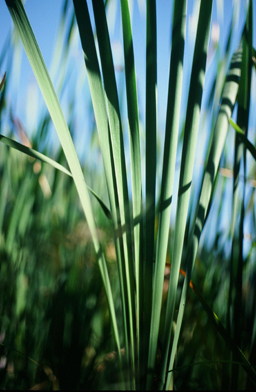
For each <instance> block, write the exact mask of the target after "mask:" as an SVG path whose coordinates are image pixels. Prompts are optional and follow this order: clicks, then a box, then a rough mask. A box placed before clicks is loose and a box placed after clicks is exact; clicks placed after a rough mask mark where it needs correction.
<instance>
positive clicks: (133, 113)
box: [121, 0, 143, 378]
mask: <svg viewBox="0 0 256 392" xmlns="http://www.w3.org/2000/svg"><path fill="white" fill-rule="evenodd" d="M121 12H122V24H123V41H124V60H125V79H126V94H127V109H128V122H129V140H130V159H131V177H132V195H133V197H132V200H133V202H132V207H133V221H132V222H131V226H132V230H133V235H134V261H135V276H136V318H137V347H138V349H139V347H140V332H141V331H140V329H141V318H142V314H143V311H142V306H143V304H142V289H143V288H142V274H141V269H142V268H141V267H142V266H143V263H142V261H141V260H140V256H141V247H140V236H141V226H142V189H141V188H142V184H141V153H140V135H139V113H138V99H137V87H136V75H135V64H134V52H133V39H132V30H131V21H130V12H129V7H128V2H127V0H124V1H121ZM136 218H139V222H138V223H136V224H135V219H136ZM138 349H137V355H138V358H137V364H138V366H140V353H139V350H138ZM138 378H140V376H139V370H138Z"/></svg>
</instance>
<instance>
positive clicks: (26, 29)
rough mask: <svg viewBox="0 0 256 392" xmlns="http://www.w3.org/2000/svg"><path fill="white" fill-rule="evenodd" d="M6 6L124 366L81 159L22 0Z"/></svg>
mask: <svg viewBox="0 0 256 392" xmlns="http://www.w3.org/2000/svg"><path fill="white" fill-rule="evenodd" d="M6 5H7V7H8V9H9V12H10V15H11V17H12V20H13V23H14V25H15V27H16V29H17V31H18V33H19V36H20V38H21V41H22V43H23V46H24V49H25V51H26V54H27V56H28V59H29V62H30V64H31V67H32V69H33V72H34V74H35V77H36V79H37V82H38V84H39V87H40V90H41V92H42V95H43V97H44V100H45V103H46V105H47V107H48V110H49V113H50V115H51V118H52V121H53V124H54V126H55V128H56V131H57V133H58V136H59V139H60V142H61V145H62V148H63V151H64V154H65V156H66V159H67V162H68V165H69V168H70V171H71V173H72V176H73V179H74V182H75V185H76V188H77V191H78V195H79V198H80V201H81V204H82V208H83V211H84V214H85V217H86V220H87V223H88V226H89V229H90V232H91V235H92V240H93V244H94V248H95V253H96V257H97V260H98V263H99V268H100V272H101V276H102V279H103V284H104V287H105V290H106V295H107V300H108V304H109V310H110V314H111V321H112V326H113V331H114V338H115V343H116V347H117V352H118V354H119V356H118V357H119V361H120V363H121V352H120V342H119V335H118V328H117V322H116V315H115V307H114V301H113V297H112V291H111V286H110V281H109V277H108V271H107V266H106V262H105V257H104V254H103V251H102V248H101V245H100V242H99V239H98V235H97V230H96V225H95V222H94V215H93V211H92V208H91V202H90V197H89V193H88V189H87V187H86V184H85V181H84V175H83V172H82V169H81V166H80V163H79V160H78V156H77V154H76V151H75V147H74V144H73V140H72V138H71V135H70V132H69V129H68V127H67V124H66V121H65V118H64V115H63V113H62V110H61V107H60V104H59V101H58V98H57V96H56V93H55V91H54V88H53V85H52V82H51V79H50V77H49V74H48V71H47V68H46V65H45V63H44V60H43V57H42V54H41V52H40V49H39V47H38V44H37V41H36V38H35V36H34V33H33V31H32V28H31V26H30V23H29V20H28V18H27V15H26V12H25V9H24V7H23V4H22V2H21V1H19V0H6Z"/></svg>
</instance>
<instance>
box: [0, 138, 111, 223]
mask: <svg viewBox="0 0 256 392" xmlns="http://www.w3.org/2000/svg"><path fill="white" fill-rule="evenodd" d="M0 141H1V142H2V143H4V144H6V145H7V146H9V147H12V148H14V149H15V150H17V151H20V152H23V153H24V154H26V155H28V156H30V157H33V158H35V159H39V160H40V161H41V162H45V163H48V164H49V165H51V166H52V167H54V168H55V169H57V170H60V171H61V172H63V173H65V174H67V175H68V176H70V177H72V174H71V173H70V171H69V170H67V169H66V168H65V167H64V166H62V165H60V164H59V163H58V162H56V161H54V160H53V159H51V158H49V157H47V156H46V155H44V154H42V153H40V152H38V151H36V150H34V149H32V148H29V147H27V146H24V145H23V144H20V143H18V142H16V141H15V140H12V139H10V138H8V137H6V136H3V135H1V134H0ZM86 186H87V188H88V189H89V191H90V192H91V193H92V194H93V196H94V197H95V198H96V199H97V200H98V202H99V203H100V206H101V208H102V210H103V212H104V214H105V215H106V217H107V218H108V219H111V213H110V211H109V209H108V207H107V206H106V205H105V203H103V201H102V200H101V199H100V197H99V196H98V195H97V194H96V193H95V192H94V191H93V190H92V189H91V188H90V187H89V186H88V185H86Z"/></svg>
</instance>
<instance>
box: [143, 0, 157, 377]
mask: <svg viewBox="0 0 256 392" xmlns="http://www.w3.org/2000/svg"><path fill="white" fill-rule="evenodd" d="M146 26H147V31H146V36H147V38H146V109H145V110H146V213H145V223H144V224H145V226H144V230H145V240H144V246H145V250H144V257H145V261H144V263H145V266H144V289H143V291H144V298H145V300H144V321H143V323H144V327H143V347H142V350H143V364H144V365H145V366H146V364H147V362H148V349H149V337H150V322H151V311H152V287H153V286H152V284H153V260H154V242H155V239H154V236H155V187H156V127H157V32H156V2H155V0H152V1H149V0H148V1H147V16H146ZM143 372H144V374H145V371H144V370H143ZM147 382H148V381H147Z"/></svg>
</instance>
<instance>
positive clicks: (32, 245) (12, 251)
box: [0, 0, 256, 390]
mask: <svg viewBox="0 0 256 392" xmlns="http://www.w3.org/2000/svg"><path fill="white" fill-rule="evenodd" d="M68 4H69V1H67V0H66V1H64V2H63V13H62V19H61V26H62V27H63V26H65V32H66V34H65V35H64V36H61V34H60V35H59V37H58V39H57V43H56V51H55V53H56V57H55V58H54V59H53V64H54V67H53V68H55V74H56V75H58V77H57V78H56V86H57V91H58V94H59V96H60V97H61V96H63V94H64V93H65V89H67V88H68V86H69V81H68V78H69V77H70V73H69V72H68V71H67V69H68V64H67V58H68V56H67V54H68V51H69V50H70V48H71V46H72V39H73V37H74V31H75V29H77V26H76V22H75V18H74V13H73V12H72V13H70V12H69V13H67V12H66V11H67V7H68ZM61 26H60V32H61V31H62V27H61ZM230 34H231V35H232V27H231V30H230ZM6 42H7V46H6V47H5V49H4V50H3V52H2V53H0V69H1V73H2V72H3V68H2V64H3V62H4V61H7V63H8V64H9V68H8V69H10V68H11V65H12V64H13V61H14V58H15V53H16V51H19V50H20V47H19V45H20V44H19V42H18V40H17V36H16V35H15V32H14V31H12V33H11V36H9V37H7V41H6ZM60 47H61V48H62V49H61V50H60ZM58 48H59V49H58ZM220 63H221V60H220ZM82 66H83V64H82ZM219 67H220V66H219ZM8 69H7V71H6V72H7V73H6V79H5V82H4V85H3V89H2V92H1V97H0V120H1V134H2V133H4V134H5V136H9V137H11V138H13V139H16V140H17V141H19V142H20V143H22V144H25V145H27V146H32V147H33V148H34V149H35V150H40V151H41V152H43V153H44V154H45V155H47V156H50V157H52V158H54V159H55V160H56V161H57V162H59V163H60V164H62V165H63V166H66V161H65V158H64V155H63V153H62V151H61V149H60V148H56V145H54V149H53V145H52V144H51V143H49V140H50V139H51V132H52V125H51V121H50V117H49V115H48V113H47V112H46V110H45V108H44V107H43V106H42V109H41V110H40V112H39V113H38V116H37V122H36V130H35V131H34V132H32V133H31V134H30V135H29V134H28V132H27V131H26V125H25V124H22V123H21V121H20V119H19V118H18V117H17V116H16V115H15V111H14V110H13V106H14V105H13V102H12V100H10V99H9V93H10V90H9V88H10V82H11V77H12V75H11V74H9V73H8ZM218 71H219V72H220V68H219V70H217V72H218ZM16 72H18V70H17V68H16ZM118 72H120V70H118ZM121 72H122V71H121ZM219 75H220V76H219V77H220V79H221V72H220V74H219ZM1 77H3V75H2V74H1ZM218 80H219V79H218ZM222 80H223V76H222ZM80 82H81V76H80V75H79V74H78V78H77V81H76V83H77V84H76V86H79V83H80ZM120 86H121V88H122V84H121V83H120ZM215 88H216V80H214V82H213V85H212V91H214V89H215ZM70 91H71V90H70ZM75 91H76V89H73V93H70V94H67V96H66V99H67V103H66V107H67V110H66V119H67V123H68V125H69V129H70V132H71V134H72V135H75V133H76V118H75V116H74V111H72V107H74V105H75V103H76V102H75V100H76V99H77V98H76V94H75ZM216 95H217V97H218V94H216ZM211 99H213V94H212V95H211V97H210V99H209V107H210V105H211V104H212V102H211ZM215 100H217V99H216V97H215ZM26 104H27V105H28V106H29V105H30V102H29V101H27V103H26ZM87 115H88V116H90V119H91V120H92V121H91V122H90V124H91V132H90V134H91V140H90V143H91V144H90V145H91V148H90V156H89V157H88V156H87V157H86V159H85V158H81V159H84V163H83V168H84V172H86V176H87V177H86V181H87V183H88V184H89V185H90V186H92V188H93V190H94V191H95V192H97V193H98V194H99V195H100V197H101V198H102V200H103V201H105V202H106V203H107V200H106V191H105V179H104V175H103V171H102V165H101V163H100V162H101V160H100V159H99V145H98V140H97V137H96V132H95V121H94V117H93V110H92V106H91V104H90V103H88V107H87ZM212 116H213V117H214V116H215V113H214V110H213V114H212ZM3 124H4V125H3ZM3 129H4V131H3ZM253 129H254V133H253V140H251V141H252V143H253V144H255V138H256V134H255V124H254V128H253ZM229 137H232V138H233V139H234V132H233V133H232V134H231V136H230V135H229ZM159 145H161V141H160V140H159ZM229 154H230V150H229V149H228V147H226V149H225V150H224V152H223V156H222V162H221V168H220V171H219V174H220V175H219V176H218V180H217V183H216V187H215V196H214V205H213V210H214V214H211V213H210V216H209V218H208V223H207V226H206V228H205V232H207V230H209V227H211V226H212V229H210V232H211V235H210V237H207V236H206V235H203V237H202V240H201V243H200V244H201V246H200V250H199V252H198V256H197V259H196V263H195V268H194V272H193V281H194V282H195V283H196V285H197V287H198V288H199V290H200V291H201V293H202V295H203V296H204V299H205V300H206V302H207V303H208V304H209V306H210V307H211V308H212V309H213V310H214V312H215V313H216V314H217V315H218V317H219V318H220V320H221V321H222V323H223V324H224V325H225V326H226V327H227V329H228V330H229V332H230V334H231V335H232V334H233V333H234V332H233V328H234V325H232V322H230V317H231V316H230V312H231V313H232V307H233V306H234V305H233V302H232V301H234V296H235V288H234V287H231V285H230V280H231V278H230V277H231V275H232V273H233V272H232V268H233V267H232V264H231V261H230V260H231V257H230V249H229V252H228V251H227V246H229V247H230V243H231V233H230V231H229V232H227V230H226V229H225V228H223V224H222V223H223V222H222V219H223V216H225V215H226V211H225V204H224V202H222V201H223V200H224V199H226V198H227V197H229V198H230V201H229V203H232V199H231V193H230V192H228V189H229V190H230V187H231V181H232V175H233V169H232V164H231V165H230V160H229ZM95 162H97V163H96V164H95ZM255 170H256V169H255V164H251V165H249V166H248V167H247V174H246V199H245V211H244V217H245V218H246V219H247V220H248V221H250V231H249V232H248V233H247V232H245V233H244V241H247V244H246V249H247V252H246V255H245V256H244V259H243V264H242V270H241V273H242V276H241V279H242V292H241V308H240V309H241V313H240V314H239V320H240V326H239V336H240V347H241V349H242V351H243V352H244V353H245V355H246V356H247V357H248V358H249V360H250V362H251V364H252V365H254V366H256V338H255V337H256V293H255V289H256V263H255V244H256V238H255V227H256V214H255V186H256V182H255V178H256V177H255V176H256V172H255ZM196 191H197V190H194V192H195V193H196ZM240 193H241V194H239V198H238V202H239V203H242V202H243V200H244V199H243V195H242V192H240ZM195 198H196V196H195ZM0 200H1V203H0V343H1V345H0V387H1V388H3V389H4V388H5V389H7V390H9V389H14V390H16V389H17V390H19V389H29V388H32V389H37V390H38V389H49V390H51V389H63V390H71V389H74V390H79V389H80V390H84V389H90V390H91V389H105V388H111V389H115V387H116V388H118V383H117V384H115V374H116V369H117V364H116V360H115V353H112V350H113V338H112V332H111V325H110V320H109V314H108V307H107V302H106V298H105V293H104V289H103V285H102V281H101V277H100V273H99V269H98V266H97V263H96V260H95V255H94V251H93V246H92V243H91V238H90V235H89V231H88V228H87V225H86V222H85V219H84V216H83V212H82V210H81V206H80V203H79V200H78V196H77V192H76V189H75V187H74V184H73V181H72V179H71V178H69V177H68V176H66V175H65V174H63V173H61V172H59V171H57V170H55V169H53V168H52V167H50V166H49V165H46V164H44V163H41V162H39V161H37V160H35V159H33V158H28V157H26V156H25V155H23V154H21V153H19V152H17V151H15V150H12V149H11V148H9V147H7V146H5V145H1V146H0ZM92 203H93V206H94V212H95V219H96V221H97V226H98V227H99V228H100V229H99V236H100V239H101V242H102V244H103V246H104V250H105V254H106V259H107V262H108V268H109V273H110V279H111V283H112V287H113V292H114V298H115V299H116V303H115V304H116V309H117V316H118V315H121V308H120V307H121V303H120V299H119V285H118V280H117V269H116V263H115V251H114V245H113V241H112V238H111V230H110V223H109V222H108V220H107V218H106V217H105V215H104V214H103V212H102V210H101V209H100V208H99V205H98V204H97V201H96V200H95V199H94V198H92ZM191 211H192V206H191ZM245 218H244V219H245ZM156 225H157V222H156ZM208 225H209V226H208ZM210 225H211V226H210ZM188 227H189V225H188ZM234 235H235V238H236V236H237V238H238V236H239V229H238V227H237V225H236V230H235V234H234ZM238 258H239V246H237V248H236V247H234V249H233V260H235V262H236V260H238ZM233 265H234V264H233ZM168 271H169V270H168V269H166V276H165V283H166V284H165V286H164V289H165V292H164V294H163V306H164V305H165V299H166V289H167V287H168V274H169V272H168ZM180 279H181V282H182V279H183V278H182V277H181V278H180ZM230 298H231V300H230ZM229 301H231V303H230V302H229ZM231 318H232V317H231ZM174 328H175V325H174ZM158 355H159V357H161V341H159V350H158ZM230 360H231V357H230V350H229V348H228V346H227V345H226V343H225V342H224V340H223V339H222V338H221V336H220V335H219V334H218V332H217V331H216V330H215V329H214V327H213V326H212V324H211V323H210V321H209V320H208V317H207V314H206V313H205V311H204V310H203V308H202V306H201V304H200V302H199V301H198V299H197V297H196V296H195V294H194V293H193V292H192V291H190V292H189V294H188V300H187V303H186V310H185V314H184V321H183V326H182V332H181V338H180V342H179V346H178V350H177V356H176V365H175V370H174V384H175V388H176V389H228V388H231V387H232V389H233V388H234V386H235V387H236V388H237V389H245V388H248V389H253V385H252V384H251V382H250V380H249V379H248V378H247V375H246V373H245V372H244V370H243V369H242V368H241V367H240V368H239V370H238V371H237V374H236V377H235V379H236V382H237V383H236V385H234V381H233V385H230V380H231V379H232V378H231V376H230V375H231V365H230ZM233 372H234V369H233ZM233 379H234V377H233ZM116 382H118V379H117V380H116Z"/></svg>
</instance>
